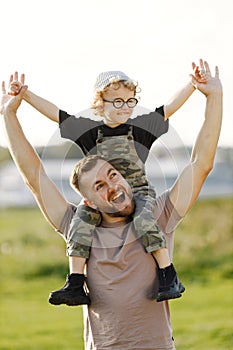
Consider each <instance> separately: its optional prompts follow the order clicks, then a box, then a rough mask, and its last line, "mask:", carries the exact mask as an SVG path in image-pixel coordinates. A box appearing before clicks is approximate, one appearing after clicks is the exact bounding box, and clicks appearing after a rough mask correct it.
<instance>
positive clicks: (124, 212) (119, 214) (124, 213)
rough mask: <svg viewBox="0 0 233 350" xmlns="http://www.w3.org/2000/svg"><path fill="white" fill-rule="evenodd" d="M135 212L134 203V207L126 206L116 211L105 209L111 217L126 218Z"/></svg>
mask: <svg viewBox="0 0 233 350" xmlns="http://www.w3.org/2000/svg"><path fill="white" fill-rule="evenodd" d="M133 212H134V205H133V207H128V208H125V209H123V210H119V211H114V212H107V211H105V214H107V215H108V216H110V217H111V218H117V217H118V218H124V217H126V216H131V215H132V213H133Z"/></svg>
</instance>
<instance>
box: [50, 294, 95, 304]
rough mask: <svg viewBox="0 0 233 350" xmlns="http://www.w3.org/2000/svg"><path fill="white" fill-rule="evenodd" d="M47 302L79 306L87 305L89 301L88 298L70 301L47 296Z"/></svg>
mask: <svg viewBox="0 0 233 350" xmlns="http://www.w3.org/2000/svg"><path fill="white" fill-rule="evenodd" d="M48 302H49V303H50V304H52V305H63V304H64V305H67V306H79V305H89V304H90V303H91V301H90V299H88V300H82V301H80V300H79V301H71V300H64V299H61V298H54V297H52V296H51V297H49V299H48Z"/></svg>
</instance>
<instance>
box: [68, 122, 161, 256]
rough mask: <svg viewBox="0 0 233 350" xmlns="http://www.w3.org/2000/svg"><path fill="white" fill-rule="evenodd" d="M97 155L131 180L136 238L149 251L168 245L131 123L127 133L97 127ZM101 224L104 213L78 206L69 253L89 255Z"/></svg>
mask: <svg viewBox="0 0 233 350" xmlns="http://www.w3.org/2000/svg"><path fill="white" fill-rule="evenodd" d="M96 145H97V154H100V155H102V156H104V158H105V159H106V160H108V161H109V162H110V163H111V164H112V165H113V166H114V167H115V168H116V169H117V170H118V171H119V172H120V173H121V174H122V176H123V177H124V178H125V179H126V180H127V181H128V183H129V184H130V186H131V188H132V191H133V195H134V201H135V212H134V215H133V222H134V226H135V231H136V236H137V238H139V237H140V238H141V240H142V243H143V245H144V247H145V249H146V251H147V252H149V253H150V252H153V251H155V250H158V249H161V248H164V247H166V241H165V239H164V237H163V235H162V233H161V231H160V229H159V227H158V226H157V225H156V223H155V218H154V205H155V201H154V199H155V192H154V190H153V188H152V187H150V185H149V184H148V181H147V179H146V175H145V166H144V164H143V163H142V161H141V160H140V158H139V157H138V154H137V152H136V149H135V145H134V138H133V133H132V126H130V127H129V131H128V135H121V136H111V137H109V136H108V137H105V136H104V135H103V133H102V131H101V129H100V128H99V129H98V137H97V141H96ZM100 223H101V215H100V213H99V212H98V211H97V210H94V209H92V208H90V207H87V206H85V205H79V206H78V209H77V211H76V214H75V215H74V218H73V220H72V223H71V228H70V231H69V235H68V240H67V255H69V256H81V257H84V258H88V257H89V252H90V247H91V244H92V235H93V231H94V229H95V226H98V225H99V224H100Z"/></svg>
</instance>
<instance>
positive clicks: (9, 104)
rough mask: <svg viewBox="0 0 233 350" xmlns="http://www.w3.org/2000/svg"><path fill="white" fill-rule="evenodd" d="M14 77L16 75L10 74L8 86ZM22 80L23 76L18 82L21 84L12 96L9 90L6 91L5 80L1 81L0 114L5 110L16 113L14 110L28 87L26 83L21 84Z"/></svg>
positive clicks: (4, 112) (5, 111)
mask: <svg viewBox="0 0 233 350" xmlns="http://www.w3.org/2000/svg"><path fill="white" fill-rule="evenodd" d="M15 74H16V73H15ZM17 74H18V73H17ZM22 76H23V75H22ZM22 76H21V77H22ZM14 77H16V75H14V76H13V75H11V76H10V80H9V87H10V86H11V84H12V82H13V80H14ZM23 82H24V77H23V78H22V79H21V82H20V83H21V84H22V85H21V87H20V89H19V91H18V93H17V95H16V94H14V95H13V96H12V93H11V91H10V90H8V91H6V86H5V82H4V81H3V82H2V96H1V103H0V113H1V114H6V113H7V112H14V113H16V111H17V109H18V108H19V106H20V104H21V101H22V99H23V95H24V93H25V91H26V90H27V88H28V87H27V86H26V85H23Z"/></svg>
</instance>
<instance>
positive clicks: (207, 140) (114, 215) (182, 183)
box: [1, 60, 222, 350]
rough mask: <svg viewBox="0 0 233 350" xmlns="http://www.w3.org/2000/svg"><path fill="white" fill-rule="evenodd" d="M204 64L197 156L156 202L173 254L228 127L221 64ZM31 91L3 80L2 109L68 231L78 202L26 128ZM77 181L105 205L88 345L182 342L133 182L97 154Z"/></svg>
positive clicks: (15, 146) (29, 179)
mask: <svg viewBox="0 0 233 350" xmlns="http://www.w3.org/2000/svg"><path fill="white" fill-rule="evenodd" d="M200 70H201V74H202V75H205V77H206V79H207V82H206V83H198V82H197V81H196V79H195V77H194V76H193V84H194V85H195V87H196V88H197V89H198V90H200V91H201V92H202V93H203V94H204V95H205V96H206V111H205V119H204V123H203V125H202V127H201V129H200V132H199V135H198V137H197V140H196V142H195V145H194V148H193V152H192V156H191V161H190V163H189V164H188V165H187V166H186V167H185V169H184V170H183V171H182V173H181V174H180V175H179V177H178V179H177V180H176V182H175V184H174V185H173V186H172V188H171V189H169V190H168V191H167V192H166V193H164V194H162V195H161V196H159V197H158V198H157V202H156V210H155V219H156V220H158V223H159V225H160V227H161V229H162V231H163V233H164V236H165V238H166V240H167V245H168V248H169V250H170V254H171V255H172V247H173V239H174V234H173V232H174V229H175V227H176V225H177V224H178V222H179V221H180V219H181V218H182V217H184V215H185V214H186V213H187V212H188V211H189V209H190V208H191V207H192V205H193V204H194V202H195V200H196V199H197V197H198V194H199V192H200V190H201V187H202V185H203V183H204V181H205V179H206V177H207V175H208V173H209V172H210V170H211V169H212V167H213V162H214V156H215V153H216V148H217V143H218V138H219V133H220V129H221V119H222V87H221V83H220V80H219V73H218V68H217V67H216V69H215V76H214V77H212V75H211V72H210V69H209V66H208V64H207V62H203V61H202V60H200ZM25 91H26V87H25V86H24V87H23V88H22V89H21V92H20V93H19V95H17V96H16V97H12V96H9V95H7V94H6V90H5V84H4V83H3V94H4V96H3V98H2V104H1V114H2V115H3V120H4V124H5V129H6V133H7V136H8V145H9V150H10V152H11V154H12V157H13V159H14V161H15V163H16V165H17V167H18V169H19V171H20V173H21V175H22V176H23V178H24V180H25V182H26V184H27V185H28V186H29V188H30V189H31V191H32V193H33V194H34V196H35V198H36V200H37V202H38V205H39V206H40V209H41V211H42V213H43V214H44V216H45V217H46V219H47V220H48V222H49V223H50V224H51V225H52V226H53V227H54V228H56V229H57V230H58V231H60V232H61V233H62V234H63V235H64V237H66V236H67V234H68V231H69V225H70V222H71V220H72V217H73V215H74V212H75V209H76V208H75V207H74V206H73V205H71V204H70V203H68V202H67V201H66V200H65V199H64V197H63V196H62V195H61V193H60V192H59V191H58V190H57V188H56V187H55V185H54V184H53V183H52V181H51V180H50V179H49V178H48V176H47V175H46V173H45V171H44V168H43V166H42V164H41V161H40V159H39V158H38V156H37V154H36V153H35V151H34V149H33V148H32V146H31V145H30V144H29V143H28V141H27V140H26V138H25V136H24V134H23V131H22V129H21V126H20V124H19V122H18V119H17V116H16V113H17V109H18V107H19V105H20V103H21V100H22V97H23V94H24V92H25ZM72 183H73V186H74V187H75V188H76V189H78V190H79V191H80V192H81V193H82V195H83V196H84V202H85V204H86V205H89V206H90V207H92V208H98V210H99V211H100V212H101V215H102V224H101V227H98V228H97V229H96V233H95V236H94V239H93V244H92V249H91V254H90V258H89V261H88V265H87V278H88V280H87V282H88V288H89V291H90V296H91V300H92V304H91V305H90V306H89V307H88V308H86V309H85V318H84V320H85V346H86V349H87V350H91V349H97V350H100V349H101V350H102V349H117V350H122V349H124V350H127V349H130V350H139V349H143V350H149V349H153V350H156V349H160V350H161V349H164V350H165V349H166V350H172V349H175V348H174V344H173V340H172V331H171V324H170V315H169V305H168V302H167V301H166V302H161V303H157V302H156V301H155V300H154V298H153V296H154V293H155V292H156V291H155V290H153V287H152V286H154V283H152V281H153V278H154V279H156V280H157V274H156V268H155V262H154V260H153V257H152V256H151V255H150V254H146V252H145V251H144V249H143V246H142V244H141V242H140V240H136V239H135V235H134V228H133V226H132V222H131V221H130V215H131V214H132V212H133V201H132V193H131V189H130V187H129V185H128V184H127V182H126V181H125V180H124V178H122V176H121V175H120V173H118V172H117V171H116V170H115V169H114V168H113V167H112V166H111V164H109V163H108V162H106V161H105V160H103V159H100V158H97V159H96V158H95V159H91V158H90V157H89V158H87V159H86V160H83V161H82V163H79V165H77V166H76V168H75V170H74V172H73V176H72Z"/></svg>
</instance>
